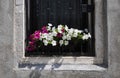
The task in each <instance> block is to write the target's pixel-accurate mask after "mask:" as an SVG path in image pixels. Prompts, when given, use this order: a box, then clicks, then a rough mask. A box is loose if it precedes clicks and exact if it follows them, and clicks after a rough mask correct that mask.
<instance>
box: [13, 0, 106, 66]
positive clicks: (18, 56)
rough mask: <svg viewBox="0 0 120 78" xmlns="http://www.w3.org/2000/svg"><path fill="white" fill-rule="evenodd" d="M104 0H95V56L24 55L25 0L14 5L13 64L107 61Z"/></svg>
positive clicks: (66, 63)
mask: <svg viewBox="0 0 120 78" xmlns="http://www.w3.org/2000/svg"><path fill="white" fill-rule="evenodd" d="M104 13H105V11H104V0H95V52H96V56H95V57H87V56H86V57H72V56H71V57H25V0H16V1H15V5H14V58H15V59H14V66H15V68H19V64H21V63H29V64H33V63H34V64H35V63H36V64H46V65H52V64H62V65H73V64H74V65H80V64H84V65H94V64H105V63H107V55H106V54H107V41H106V40H107V33H106V30H107V27H106V22H105V19H106V18H105V17H104Z"/></svg>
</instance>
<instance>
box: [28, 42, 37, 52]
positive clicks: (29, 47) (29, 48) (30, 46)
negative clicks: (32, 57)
mask: <svg viewBox="0 0 120 78" xmlns="http://www.w3.org/2000/svg"><path fill="white" fill-rule="evenodd" d="M35 49H36V44H35V42H32V41H30V42H29V44H28V46H27V47H26V50H27V51H34V50H35Z"/></svg>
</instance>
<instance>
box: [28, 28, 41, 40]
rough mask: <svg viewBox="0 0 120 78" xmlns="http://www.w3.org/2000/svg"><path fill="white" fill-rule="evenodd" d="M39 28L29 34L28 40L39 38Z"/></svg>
mask: <svg viewBox="0 0 120 78" xmlns="http://www.w3.org/2000/svg"><path fill="white" fill-rule="evenodd" d="M40 33H41V31H40V30H37V31H35V32H34V33H33V34H32V35H30V37H29V39H30V41H36V40H38V39H39V38H40Z"/></svg>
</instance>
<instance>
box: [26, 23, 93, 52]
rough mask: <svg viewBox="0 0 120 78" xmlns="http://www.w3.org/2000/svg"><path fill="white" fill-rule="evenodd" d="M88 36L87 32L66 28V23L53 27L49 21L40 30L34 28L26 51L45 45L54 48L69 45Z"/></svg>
mask: <svg viewBox="0 0 120 78" xmlns="http://www.w3.org/2000/svg"><path fill="white" fill-rule="evenodd" d="M90 38H91V35H90V33H89V32H86V31H83V30H78V29H74V28H68V26H67V25H58V26H57V27H55V26H53V25H52V24H51V23H48V25H47V26H43V27H42V28H41V29H40V30H36V31H35V32H34V33H33V34H31V35H30V37H29V41H28V45H27V47H26V51H27V52H32V51H36V50H41V51H42V50H43V49H45V48H46V47H47V48H51V49H54V48H53V47H59V48H60V47H65V46H69V44H70V43H72V44H73V43H77V42H78V41H80V40H82V41H83V40H88V39H90ZM48 46H50V47H48ZM45 50H47V49H45Z"/></svg>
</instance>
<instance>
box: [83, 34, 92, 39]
mask: <svg viewBox="0 0 120 78" xmlns="http://www.w3.org/2000/svg"><path fill="white" fill-rule="evenodd" d="M89 38H91V35H90V33H88V34H84V35H83V37H82V39H83V40H87V39H89Z"/></svg>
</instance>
